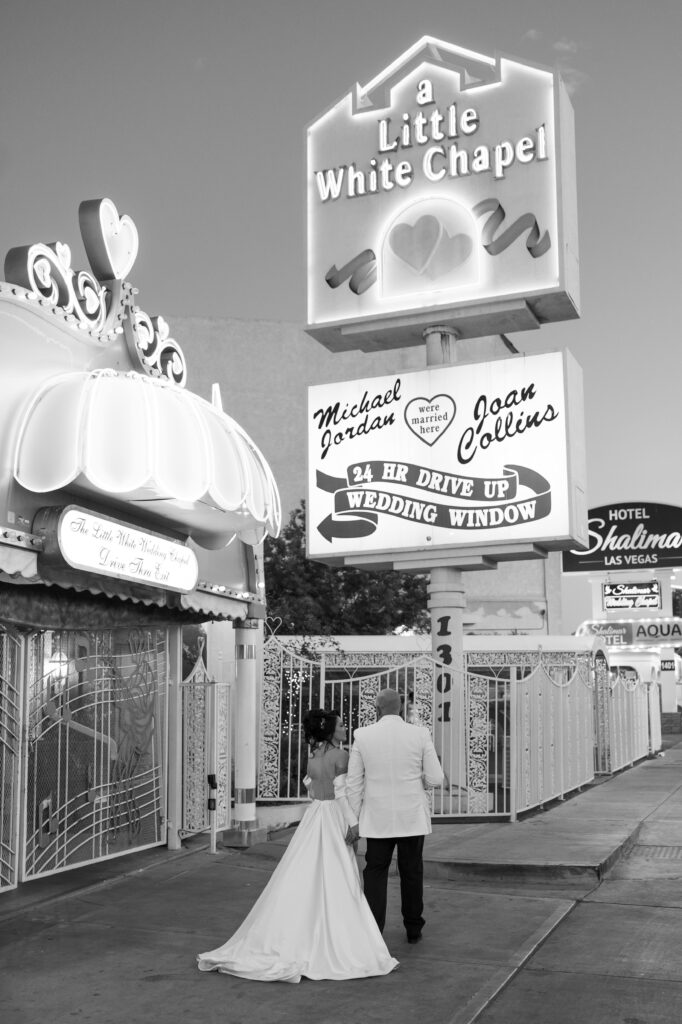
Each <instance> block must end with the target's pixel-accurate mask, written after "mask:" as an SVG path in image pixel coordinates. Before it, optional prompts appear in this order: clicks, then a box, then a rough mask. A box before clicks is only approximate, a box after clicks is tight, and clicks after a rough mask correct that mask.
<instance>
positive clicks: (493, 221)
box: [473, 199, 552, 259]
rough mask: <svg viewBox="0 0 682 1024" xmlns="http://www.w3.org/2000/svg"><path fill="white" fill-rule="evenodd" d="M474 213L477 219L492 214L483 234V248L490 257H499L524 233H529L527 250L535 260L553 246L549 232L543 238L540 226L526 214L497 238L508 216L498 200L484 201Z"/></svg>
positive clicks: (477, 205) (531, 216) (532, 217)
mask: <svg viewBox="0 0 682 1024" xmlns="http://www.w3.org/2000/svg"><path fill="white" fill-rule="evenodd" d="M473 212H474V213H475V214H476V216H477V217H483V216H484V215H485V214H486V213H489V214H490V217H489V218H488V220H487V221H486V223H485V225H484V227H483V231H482V233H481V241H482V242H483V248H484V249H485V251H486V252H487V253H488V254H489V255H490V256H498V255H499V254H500V253H501V252H503V251H504V250H505V249H507V248H508V247H509V246H510V245H511V244H512V242H515V241H516V239H517V238H518V237H519V236H520V235H522V234H523V233H524V231H527V232H528V238H527V239H526V249H527V250H528V252H529V253H530V254H531V256H532V257H533V259H537V258H538V256H543V255H544V253H546V252H547V250H548V249H549V247H550V245H551V244H552V243H551V240H550V237H549V232H548V231H545V232H544V233H543V235H542V236H541V235H540V225H539V224H538V222H537V220H536V219H535V217H534V216H533V214H532V213H524V214H523V215H522V216H521V217H517V219H516V220H515V221H514V223H513V224H510V225H509V227H508V228H507V229H506V231H503V232H502V234H501V235H498V237H497V238H495V232H496V231H497V229H498V228H499V227H500V225H501V224H502V223H503V221H504V219H505V217H506V216H507V214H506V213H505V210H504V207H503V206H502V203H500V202H498V200H497V199H484V200H483V201H482V202H480V203H477V204H476V206H474V210H473Z"/></svg>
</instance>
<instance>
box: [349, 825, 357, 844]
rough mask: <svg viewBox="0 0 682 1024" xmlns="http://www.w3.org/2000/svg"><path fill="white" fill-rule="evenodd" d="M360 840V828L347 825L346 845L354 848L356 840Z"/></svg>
mask: <svg viewBox="0 0 682 1024" xmlns="http://www.w3.org/2000/svg"><path fill="white" fill-rule="evenodd" d="M359 838H360V826H359V825H349V826H348V831H347V832H346V843H347V844H348V846H355V844H356V843H357V841H358V839H359Z"/></svg>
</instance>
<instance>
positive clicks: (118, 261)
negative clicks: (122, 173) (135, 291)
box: [78, 199, 138, 281]
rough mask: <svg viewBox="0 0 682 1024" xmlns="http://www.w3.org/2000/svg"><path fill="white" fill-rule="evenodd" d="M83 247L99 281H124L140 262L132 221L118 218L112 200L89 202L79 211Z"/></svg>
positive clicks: (135, 232) (125, 217)
mask: <svg viewBox="0 0 682 1024" xmlns="http://www.w3.org/2000/svg"><path fill="white" fill-rule="evenodd" d="M78 220H79V223H80V229H81V235H82V237H83V245H84V246H85V251H86V253H87V256H88V260H89V261H90V266H91V267H92V272H93V274H94V275H95V277H96V278H97V279H98V280H99V281H111V280H116V281H123V280H124V279H125V278H126V277H127V275H128V274H129V273H130V271H131V270H132V267H133V264H134V263H135V260H136V259H137V250H138V235H137V228H136V227H135V223H134V222H133V220H132V219H131V218H130V217H129V216H128V215H127V214H123V216H119V213H118V210H117V209H116V206H115V205H114V203H112V201H111V199H86V201H85V202H83V203H81V204H80V206H79V208H78Z"/></svg>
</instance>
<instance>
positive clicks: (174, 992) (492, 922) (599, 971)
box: [0, 736, 682, 1024]
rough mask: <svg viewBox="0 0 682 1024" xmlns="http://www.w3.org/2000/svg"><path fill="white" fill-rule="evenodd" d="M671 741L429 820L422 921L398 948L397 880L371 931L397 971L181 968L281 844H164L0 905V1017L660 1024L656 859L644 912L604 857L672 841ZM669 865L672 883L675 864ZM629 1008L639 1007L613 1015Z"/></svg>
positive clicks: (681, 810)
mask: <svg viewBox="0 0 682 1024" xmlns="http://www.w3.org/2000/svg"><path fill="white" fill-rule="evenodd" d="M681 740H682V738H681V737H679V736H677V737H667V739H666V746H667V747H668V749H667V750H666V752H665V756H664V757H661V758H656V759H653V760H650V761H646V762H643V763H641V764H639V765H636V766H635V767H634V768H632V769H630V770H628V771H625V772H623V773H621V774H620V775H618V776H616V777H615V778H612V779H610V780H609V781H606V782H603V783H601V784H598V785H593V786H590V787H588V788H587V789H586V790H585V791H583V792H582V793H579V794H577V795H576V796H574V797H573V798H571V799H569V800H566V801H565V802H563V803H560V804H556V805H554V806H552V807H550V808H549V809H548V810H546V811H544V812H541V813H538V814H534V815H531V816H529V817H527V818H526V819H525V820H523V821H521V822H518V823H516V824H514V825H511V824H471V825H467V824H462V825H442V826H437V827H436V829H435V830H434V833H433V835H432V836H431V837H430V838H429V839H428V841H427V846H426V883H425V917H426V919H427V926H426V928H425V931H424V940H423V941H422V942H421V943H419V944H418V945H417V946H409V945H408V944H407V943H406V941H405V935H404V930H403V928H402V922H401V921H400V915H399V909H398V908H399V887H398V880H397V878H396V877H395V875H393V876H392V877H391V879H390V883H389V885H390V893H389V907H390V911H389V918H388V921H387V927H386V932H385V938H386V942H387V944H388V946H389V949H390V950H391V952H392V953H393V955H394V956H396V957H397V958H398V959H399V960H400V968H399V969H398V970H397V971H396V972H394V973H393V974H391V975H389V976H388V977H386V978H372V979H367V980H363V981H355V982H309V981H306V980H305V979H304V981H303V982H302V983H301V984H300V985H278V984H274V985H267V984H262V983H257V982H247V981H243V980H242V979H238V978H230V977H228V976H223V975H214V974H208V975H207V974H201V973H200V972H199V971H198V970H196V967H195V960H194V958H195V954H196V953H197V952H199V951H202V950H204V949H209V948H212V947H214V946H216V945H218V944H219V943H220V942H222V941H224V940H225V939H226V938H227V937H228V936H229V935H230V934H231V933H232V932H233V931H234V930H235V929H236V927H237V926H238V925H239V923H240V922H241V920H242V919H243V918H244V916H245V915H246V913H247V911H248V910H249V908H250V907H251V906H252V904H253V902H254V901H255V899H256V898H257V896H258V894H259V893H260V891H261V890H262V888H263V886H264V885H265V884H266V882H267V880H268V878H269V877H270V873H271V870H272V867H273V864H274V863H275V861H276V858H277V857H278V856H281V853H282V851H283V849H284V847H285V845H286V842H287V841H288V836H287V834H286V833H284V834H280V835H277V836H276V837H275V838H274V841H273V842H270V843H268V844H263V845H262V846H261V847H253V848H252V849H251V850H248V851H244V852H240V851H236V850H228V849H220V850H219V851H218V853H217V854H215V855H211V854H210V853H209V852H208V847H207V843H206V840H205V839H194V840H192V841H190V842H188V843H187V844H186V849H183V850H182V851H180V852H178V853H171V852H169V851H166V850H155V851H149V852H146V853H140V854H135V855H132V856H130V857H123V858H119V859H118V860H115V861H110V862H108V863H107V864H99V865H93V866H90V867H86V868H81V869H78V870H76V871H71V872H66V873H64V874H63V875H58V876H54V877H53V878H51V879H44V880H41V881H39V882H33V883H30V884H28V885H26V886H24V887H23V889H22V890H21V891H20V892H18V893H9V894H6V895H5V896H3V897H1V898H0V968H1V969H0V1017H1V1018H2V1021H3V1024H38V1022H40V1024H42V1022H43V1021H44V1020H46V1019H47V1020H49V1021H50V1022H51V1024H62V1022H64V1024H66V1022H67V1021H68V1022H70V1024H72V1022H74V1021H76V1022H81V1024H83V1022H88V1024H90V1022H91V1024H119V1022H125V1024H137V1022H138V1021H139V1022H142V1021H144V1022H146V1024H156V1022H157V1021H158V1022H164V1024H166V1022H167V1021H169V1020H178V1019H182V1020H184V1021H187V1022H189V1024H194V1022H195V1021H197V1022H201V1024H211V1022H213V1021H215V1022H220V1024H256V1022H261V1021H268V1024H271V1022H272V1024H277V1022H282V1024H298V1022H299V1021H304V1020H310V1019H314V1020H315V1021H316V1022H319V1024H341V1022H343V1024H348V1022H349V1021H356V1020H357V1021H362V1022H363V1024H365V1022H367V1024H372V1022H377V1024H379V1022H381V1024H388V1022H391V1024H402V1022H405V1024H407V1022H412V1021H414V1020H428V1021H429V1022H430V1024H473V1022H474V1021H476V1022H477V1024H493V1022H494V1024H497V1022H500V1024H546V1022H547V1021H548V1020H551V1021H553V1024H563V1022H564V1021H565V1022H567V1024H568V1022H569V1021H570V1022H572V1024H574V1022H575V1021H576V1020H580V1021H585V1022H588V1024H591V1022H593V1021H599V1024H612V1022H613V1024H616V1022H618V1024H621V1022H622V1021H623V1020H626V1019H630V1020H632V1021H634V1020H635V1019H637V1020H638V1021H640V1020H641V1021H644V1020H646V1021H647V1022H649V1021H652V1022H653V1021H656V1022H663V1021H667V1022H672V1021H673V1020H675V1019H677V1017H678V1016H679V1015H678V1014H677V1013H676V1012H674V1013H673V1012H672V1010H670V1008H671V1007H674V1006H677V1007H678V1009H679V1003H676V1002H675V1000H676V999H677V998H678V997H679V996H680V994H682V967H678V966H677V959H678V957H677V950H678V949H679V941H680V939H681V938H682V898H681V897H682V886H681V885H680V879H679V878H678V877H677V875H675V873H674V872H675V867H676V865H675V863H674V858H670V859H669V860H668V861H666V865H667V868H668V875H667V876H666V877H667V880H666V884H667V886H668V888H667V889H666V888H665V886H664V888H663V890H661V891H663V892H664V897H659V902H658V903H657V904H656V905H652V904H653V903H654V902H655V901H654V900H653V899H652V883H651V882H650V881H649V880H648V877H649V876H648V875H647V877H646V878H643V877H641V871H639V869H638V868H637V864H638V863H639V864H640V865H641V864H643V863H646V857H643V858H640V860H639V861H638V860H637V858H631V859H630V860H628V859H625V860H624V859H623V858H626V855H627V853H628V851H630V850H631V849H632V850H638V849H647V848H646V847H640V846H639V845H638V841H644V840H643V839H642V837H643V836H645V841H646V842H647V843H648V844H650V845H649V847H648V849H650V850H654V849H656V850H658V849H667V850H669V851H672V850H674V849H679V848H680V847H682V745H680V741H681ZM680 853H681V854H682V850H680ZM623 865H625V868H626V869H627V870H625V869H623ZM633 865H634V866H633ZM609 868H611V872H610V873H609ZM677 868H678V869H679V873H680V874H682V858H681V859H680V862H679V864H677ZM619 869H621V875H620V877H619V878H617V879H614V880H613V881H612V880H611V879H612V875H614V874H617V873H618V871H619ZM638 871H639V874H638ZM633 872H634V874H633ZM607 873H608V877H607V880H606V882H604V881H602V879H603V878H604V876H605V875H606V874H607ZM659 873H660V871H659ZM659 884H660V883H659ZM628 887H629V888H628ZM677 888H679V889H680V896H679V897H678V896H677ZM610 893H612V894H613V895H612V896H611V895H610ZM661 898H663V900H664V903H663V905H661V902H660V899H661ZM654 935H655V936H657V937H658V938H657V939H656V942H655V956H653V958H652V948H653V945H654V939H653V936H654ZM675 936H677V938H676V939H675ZM623 944H624V949H625V952H623V948H621V947H622V946H623ZM666 950H667V952H666ZM623 965H625V966H623ZM587 993H589V999H588V996H587ZM638 1000H639V1002H638ZM592 1004H593V1005H595V1006H596V1005H598V1006H599V1012H598V1013H595V1014H591V1012H590V1005H592ZM640 1004H641V1005H642V1006H645V1007H646V1006H649V1007H651V1006H655V1008H656V1012H655V1013H651V1014H650V1015H647V1013H645V1012H644V1011H642V1012H639V1011H638V1012H635V1011H634V1009H633V1011H632V1012H629V1010H630V1009H631V1008H632V1007H639V1006H640ZM578 1007H580V1009H578ZM666 1014H668V1015H667V1016H666Z"/></svg>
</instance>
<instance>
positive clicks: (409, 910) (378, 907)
mask: <svg viewBox="0 0 682 1024" xmlns="http://www.w3.org/2000/svg"><path fill="white" fill-rule="evenodd" d="M396 845H397V847H398V874H399V875H400V907H401V910H402V915H403V922H404V924H405V930H406V931H407V935H408V937H409V938H411V937H412V936H414V935H418V934H419V933H420V932H421V930H422V928H423V926H424V918H423V917H422V911H423V910H424V861H423V860H422V854H423V850H424V836H400V837H398V836H396V837H394V838H391V839H368V840H367V852H366V854H365V870H364V871H363V873H362V876H363V879H364V883H365V898H366V899H367V902H368V903H369V907H370V910H371V911H372V913H373V914H374V918H375V920H376V923H377V924H378V925H379V931H381V932H383V930H384V925H385V923H386V893H387V888H388V869H389V867H390V866H391V858H392V857H393V851H394V849H395V847H396Z"/></svg>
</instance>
